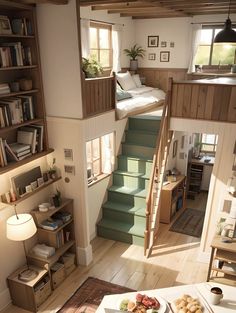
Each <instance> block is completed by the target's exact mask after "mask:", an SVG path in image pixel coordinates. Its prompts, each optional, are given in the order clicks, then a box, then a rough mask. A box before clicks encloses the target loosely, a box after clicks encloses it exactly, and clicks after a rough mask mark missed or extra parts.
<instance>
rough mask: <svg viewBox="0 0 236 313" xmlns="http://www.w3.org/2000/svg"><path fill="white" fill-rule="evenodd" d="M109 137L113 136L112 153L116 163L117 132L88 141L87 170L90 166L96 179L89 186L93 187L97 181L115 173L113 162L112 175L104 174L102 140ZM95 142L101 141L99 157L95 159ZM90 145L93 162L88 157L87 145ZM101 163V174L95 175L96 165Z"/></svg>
mask: <svg viewBox="0 0 236 313" xmlns="http://www.w3.org/2000/svg"><path fill="white" fill-rule="evenodd" d="M107 135H112V151H113V156H112V158H113V161H114V158H115V151H116V149H115V138H116V137H115V131H112V132H109V133H106V134H103V135H101V136H99V137H96V138H92V139H90V140H88V141H86V167H87V170H88V169H89V168H90V167H89V166H88V165H89V164H90V165H91V170H92V176H93V177H94V179H93V180H92V181H91V182H90V183H88V186H91V185H93V184H94V183H96V182H97V181H99V180H101V179H103V178H105V177H107V176H109V175H111V173H112V172H113V170H114V163H112V161H111V172H110V173H106V172H103V159H104V150H103V143H102V140H103V138H104V137H105V136H107ZM94 140H99V156H98V157H97V158H96V159H94V158H93V155H94V151H93V141H94ZM88 143H89V144H90V150H91V161H90V162H89V161H88V156H87V144H88ZM97 161H99V173H97V174H94V163H95V162H97Z"/></svg>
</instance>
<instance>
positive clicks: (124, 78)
mask: <svg viewBox="0 0 236 313" xmlns="http://www.w3.org/2000/svg"><path fill="white" fill-rule="evenodd" d="M116 77H117V80H118V82H119V84H120V85H121V87H122V88H123V89H124V90H126V91H127V90H130V89H134V88H136V84H135V82H134V81H133V78H132V76H131V75H130V72H126V73H117V74H116Z"/></svg>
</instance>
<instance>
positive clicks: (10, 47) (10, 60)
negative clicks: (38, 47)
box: [0, 42, 33, 67]
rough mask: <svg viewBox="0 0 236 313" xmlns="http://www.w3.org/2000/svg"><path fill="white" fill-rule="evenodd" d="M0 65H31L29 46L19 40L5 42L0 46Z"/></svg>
mask: <svg viewBox="0 0 236 313" xmlns="http://www.w3.org/2000/svg"><path fill="white" fill-rule="evenodd" d="M0 64H1V67H11V66H28V65H32V64H33V63H32V53H31V48H30V47H28V46H23V45H22V43H21V42H5V43H1V46H0Z"/></svg>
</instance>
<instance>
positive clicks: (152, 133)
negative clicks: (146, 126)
mask: <svg viewBox="0 0 236 313" xmlns="http://www.w3.org/2000/svg"><path fill="white" fill-rule="evenodd" d="M125 132H126V133H135V134H141V135H153V136H157V135H158V131H151V130H139V129H126V130H125Z"/></svg>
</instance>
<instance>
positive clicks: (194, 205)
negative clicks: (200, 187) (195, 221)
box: [185, 191, 208, 212]
mask: <svg viewBox="0 0 236 313" xmlns="http://www.w3.org/2000/svg"><path fill="white" fill-rule="evenodd" d="M207 197H208V192H206V191H201V192H200V193H199V194H197V195H196V196H195V199H194V200H191V199H186V201H185V207H186V208H191V209H196V210H199V211H204V212H205V210H206V205H207Z"/></svg>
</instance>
